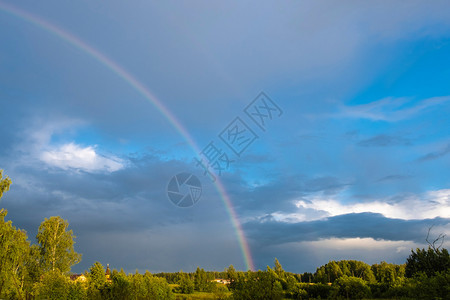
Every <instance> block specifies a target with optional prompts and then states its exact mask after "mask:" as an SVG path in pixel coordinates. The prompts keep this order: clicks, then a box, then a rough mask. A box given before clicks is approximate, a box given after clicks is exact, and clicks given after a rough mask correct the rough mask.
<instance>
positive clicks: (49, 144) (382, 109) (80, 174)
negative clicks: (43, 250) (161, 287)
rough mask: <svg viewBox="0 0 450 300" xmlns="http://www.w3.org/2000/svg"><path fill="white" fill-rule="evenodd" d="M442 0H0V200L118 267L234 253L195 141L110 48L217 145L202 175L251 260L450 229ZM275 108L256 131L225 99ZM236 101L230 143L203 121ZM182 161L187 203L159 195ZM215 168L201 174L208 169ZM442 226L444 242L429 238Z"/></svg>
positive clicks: (173, 266)
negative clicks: (193, 186) (218, 153)
mask: <svg viewBox="0 0 450 300" xmlns="http://www.w3.org/2000/svg"><path fill="white" fill-rule="evenodd" d="M449 6H450V5H449V4H448V3H447V2H445V1H435V2H433V4H432V5H430V4H429V3H427V2H426V1H408V2H403V1H389V2H387V1H382V2H381V1H364V2H356V1H344V2H342V1H340V2H335V1H330V2H319V3H318V2H313V1H284V2H282V3H277V4H275V2H270V1H239V2H237V1H234V2H233V1H232V2H230V1H227V2H210V1H196V2H187V1H176V2H175V1H173V2H172V1H166V2H164V3H162V2H156V1H150V2H149V1H135V2H133V3H132V4H129V3H128V4H127V5H124V4H123V3H121V2H120V1H108V2H107V3H106V2H102V1H77V2H73V3H72V2H61V1H45V2H39V3H38V2H35V1H14V2H12V1H0V105H1V106H0V107H1V109H0V120H1V123H0V124H1V126H0V141H1V143H0V168H1V169H4V172H5V173H6V174H7V175H9V176H10V177H11V179H12V180H13V186H12V187H11V190H10V191H9V192H8V193H6V194H5V195H4V197H3V198H2V200H1V206H2V207H5V208H7V209H8V211H9V214H8V216H9V218H11V219H12V220H13V221H14V224H15V225H16V226H18V227H20V228H24V229H26V230H27V231H28V233H29V236H30V239H31V240H33V239H34V236H35V234H36V230H37V228H38V226H39V224H40V222H42V220H43V219H44V218H45V217H49V216H52V215H61V216H62V217H64V218H65V219H67V220H68V221H69V223H70V226H71V228H72V229H73V230H74V232H75V235H76V236H77V239H76V249H77V251H79V252H80V253H82V254H83V261H82V262H81V263H80V264H79V265H77V266H76V267H75V268H74V271H82V270H85V269H87V268H88V267H89V266H90V265H92V263H93V262H94V261H96V260H99V261H101V262H102V263H103V264H106V263H109V264H110V265H111V266H112V267H117V268H120V267H123V268H124V269H125V270H127V271H134V270H135V269H139V270H141V271H144V270H146V269H148V270H150V271H151V272H158V271H178V270H180V269H183V270H186V271H191V270H194V268H195V267H196V266H201V267H204V268H205V269H210V270H212V269H214V270H222V269H224V268H225V267H227V266H229V265H230V264H233V265H234V266H235V267H237V268H238V269H245V262H244V260H243V257H242V253H241V249H240V247H239V243H238V239H237V236H236V232H235V231H234V229H233V226H232V223H231V221H230V217H229V215H228V213H227V211H226V208H225V206H224V204H223V202H222V200H221V199H220V195H219V194H218V192H217V190H216V189H215V188H214V186H213V184H212V183H211V181H210V180H209V179H208V178H207V177H205V176H203V173H202V171H201V169H199V168H198V167H196V166H195V163H194V162H193V158H194V157H196V156H197V154H198V153H197V152H196V151H195V149H193V148H192V147H191V146H190V145H189V143H188V141H187V140H186V139H185V138H184V137H183V136H182V135H181V134H180V133H179V132H178V131H177V130H176V129H175V128H174V127H173V126H172V124H171V123H170V122H169V121H168V119H167V118H166V117H165V116H164V115H163V114H161V112H160V111H159V110H158V109H157V108H156V107H155V106H154V105H152V103H150V102H149V101H148V100H147V99H145V97H143V95H142V94H140V93H139V92H138V91H137V90H136V89H135V88H133V87H132V86H131V85H130V84H129V83H128V82H126V81H125V80H123V78H121V77H120V76H118V74H116V73H114V72H112V71H111V70H110V69H108V68H107V67H105V65H103V64H102V63H100V62H99V61H98V60H96V59H95V58H94V57H92V56H91V55H89V54H88V53H86V52H85V51H82V50H80V49H79V48H77V47H74V46H73V45H72V44H70V43H69V42H67V41H66V40H64V39H62V38H60V37H58V36H56V35H54V34H52V33H51V32H49V31H47V30H44V29H43V28H42V27H39V26H37V25H36V24H33V23H31V22H29V21H27V20H25V19H24V18H21V17H19V16H18V15H17V14H14V13H11V8H13V9H17V10H18V11H20V12H21V13H29V14H31V15H33V16H34V17H35V18H38V19H40V20H45V21H46V22H48V23H51V24H53V25H54V26H55V27H57V28H60V29H61V30H64V31H65V32H68V33H70V34H71V35H73V36H74V37H76V38H78V39H80V40H82V41H83V42H84V43H85V44H87V45H89V46H90V47H92V48H94V49H96V50H97V51H98V52H100V53H101V54H102V55H104V56H106V57H108V58H109V59H110V60H111V61H113V62H114V63H116V64H117V65H120V66H121V67H122V68H123V69H124V70H126V71H127V72H128V73H129V74H132V75H133V76H134V78H136V79H137V80H139V81H140V82H141V83H142V85H143V86H145V88H146V89H148V90H149V91H151V92H152V93H153V94H154V95H155V96H156V97H157V98H158V99H159V101H160V102H161V103H162V104H163V105H164V106H166V107H167V109H168V110H169V111H170V112H171V113H172V114H173V115H174V116H175V117H176V118H177V119H178V120H179V122H180V123H181V124H182V125H183V127H184V128H185V129H186V130H187V132H189V134H190V135H191V136H192V138H193V139H194V140H195V143H196V144H197V145H198V146H199V147H200V148H201V149H203V148H204V147H206V146H207V145H208V143H209V142H210V141H214V143H216V144H217V145H218V146H220V147H222V149H223V150H224V151H227V152H228V155H229V156H230V157H231V158H232V159H234V160H235V161H234V162H233V163H232V164H231V165H230V168H229V169H228V170H226V171H224V172H223V173H222V175H221V176H220V180H221V181H222V183H223V185H224V187H225V190H226V192H227V194H228V195H230V200H231V202H232V203H233V207H234V209H235V211H236V213H237V215H238V217H239V221H240V223H241V225H242V228H243V230H244V233H245V236H246V237H247V240H248V242H249V246H250V250H251V254H252V257H253V260H254V263H255V266H256V267H257V268H265V266H266V265H268V264H272V262H273V259H274V258H275V257H277V258H278V259H279V260H280V262H281V263H282V264H283V266H284V268H285V269H286V270H288V271H292V272H305V271H310V272H311V271H315V268H316V267H318V266H320V265H322V264H324V263H327V262H328V260H330V259H359V260H364V261H366V262H368V263H376V262H379V261H382V260H385V261H388V262H394V263H403V262H404V261H405V260H406V257H407V256H408V255H409V253H410V250H411V249H412V248H416V247H424V246H425V244H426V243H425V237H426V233H427V229H428V228H429V227H430V226H432V225H434V227H433V231H432V234H435V235H436V236H437V235H438V234H439V233H446V232H447V233H448V232H449V229H450V181H449V178H450V176H449V175H450V174H449V167H450V119H449V117H448V115H449V113H450V54H449V53H450V9H449V8H450V7H449ZM261 91H263V92H265V93H266V94H267V95H268V96H269V97H270V98H271V99H272V100H273V101H274V102H275V103H276V104H277V105H278V106H279V107H280V108H281V109H282V111H283V114H282V115H281V116H279V117H274V118H273V120H271V121H270V122H269V123H268V124H267V130H266V131H265V132H263V131H262V130H261V129H260V128H258V127H257V126H256V125H255V124H254V123H252V121H251V120H250V119H249V118H248V117H247V116H246V115H245V112H244V108H245V107H246V106H247V105H248V104H249V103H250V102H252V101H253V99H255V97H256V96H257V95H259V93H260V92H261ZM236 117H240V118H242V120H244V121H245V122H247V124H248V125H249V126H251V128H252V129H253V130H254V132H255V134H257V135H258V139H257V140H256V141H255V142H254V143H253V144H252V145H250V146H249V147H248V148H247V149H246V150H245V152H243V153H242V155H241V156H240V157H237V156H235V155H234V154H233V153H232V152H231V151H230V150H229V149H228V148H227V146H226V145H224V144H223V143H222V142H221V140H220V138H219V136H218V135H219V134H220V133H221V132H222V130H224V128H226V126H227V125H228V124H229V123H230V122H231V121H232V120H234V119H235V118H236ZM180 172H191V173H193V174H194V175H196V176H198V178H199V179H200V180H201V182H202V186H203V194H202V196H201V199H200V200H199V202H198V203H196V204H195V205H194V206H192V207H190V208H179V207H176V206H174V205H173V204H172V203H171V202H170V201H169V200H168V197H167V193H166V187H167V184H168V182H169V180H170V179H171V178H172V176H174V175H175V174H178V173H180ZM216 175H217V174H216ZM445 245H446V246H448V244H445Z"/></svg>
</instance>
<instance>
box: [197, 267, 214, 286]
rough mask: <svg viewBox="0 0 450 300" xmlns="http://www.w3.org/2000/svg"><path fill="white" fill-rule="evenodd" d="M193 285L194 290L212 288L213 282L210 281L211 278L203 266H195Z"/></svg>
mask: <svg viewBox="0 0 450 300" xmlns="http://www.w3.org/2000/svg"><path fill="white" fill-rule="evenodd" d="M194 286H195V290H196V291H199V292H211V291H212V290H213V288H214V283H213V282H211V278H209V276H208V275H207V274H206V272H205V270H203V268H202V269H200V268H199V267H197V270H196V271H195V273H194Z"/></svg>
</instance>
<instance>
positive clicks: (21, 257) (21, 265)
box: [0, 170, 30, 299]
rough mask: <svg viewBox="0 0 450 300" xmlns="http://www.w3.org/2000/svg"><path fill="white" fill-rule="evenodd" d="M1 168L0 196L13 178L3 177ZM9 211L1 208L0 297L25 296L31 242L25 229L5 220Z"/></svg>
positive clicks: (20, 297)
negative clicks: (27, 262)
mask: <svg viewBox="0 0 450 300" xmlns="http://www.w3.org/2000/svg"><path fill="white" fill-rule="evenodd" d="M2 175H3V172H2V170H0V198H1V197H2V196H3V192H5V191H7V190H8V189H9V186H10V185H11V180H10V179H9V178H8V177H6V178H4V179H2ZM7 214H8V212H7V211H6V210H5V209H0V297H5V296H8V297H13V298H19V299H22V298H23V297H24V290H23V289H24V286H25V278H26V276H27V270H26V265H25V263H26V261H27V258H28V254H29V247H30V244H29V242H28V240H27V235H26V233H25V231H22V230H20V229H17V228H15V227H14V226H13V225H12V222H11V221H5V217H6V215H7Z"/></svg>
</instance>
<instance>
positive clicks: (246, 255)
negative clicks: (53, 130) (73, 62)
mask: <svg viewBox="0 0 450 300" xmlns="http://www.w3.org/2000/svg"><path fill="white" fill-rule="evenodd" d="M0 10H2V11H3V12H6V13H8V14H10V15H12V16H14V17H16V18H18V19H21V20H23V21H26V22H28V23H30V24H32V25H34V26H36V27H38V28H40V29H42V30H44V31H46V32H48V33H50V34H52V35H54V36H56V37H58V38H60V39H61V40H63V41H65V42H67V43H68V44H70V45H72V46H74V47H75V48H77V49H79V50H81V51H82V52H84V53H86V54H87V55H89V56H91V57H92V58H94V59H95V60H96V61H97V62H99V63H100V64H102V65H103V66H104V67H106V68H107V69H109V70H110V71H111V72H113V73H115V74H116V75H117V76H118V77H119V78H121V79H123V80H124V81H125V82H127V83H128V84H129V85H130V86H131V87H132V88H133V89H135V90H136V91H137V92H139V93H140V94H141V95H142V96H143V97H144V98H145V99H146V100H147V101H148V102H150V103H151V104H152V105H153V106H154V107H155V108H156V109H157V110H158V111H159V112H160V113H161V114H162V115H163V116H164V117H165V118H166V119H167V120H168V121H169V123H170V124H171V125H172V126H173V127H174V128H175V129H176V131H178V132H179V133H180V135H181V136H182V137H183V138H184V139H185V140H186V141H187V142H188V144H189V145H190V146H191V147H192V149H193V150H194V151H195V152H196V153H200V152H201V150H200V148H199V147H198V145H197V144H196V142H195V141H194V139H193V138H192V136H191V135H190V134H189V132H188V131H187V130H186V128H184V127H183V125H182V124H181V123H180V121H178V119H177V118H176V117H175V116H174V115H173V114H172V113H171V112H170V110H169V109H168V108H167V107H166V106H164V104H163V103H162V102H161V101H160V100H158V98H157V97H156V96H155V95H153V94H152V93H151V92H150V91H149V90H148V89H147V88H146V87H145V86H144V85H143V84H142V83H141V82H140V81H139V80H137V79H136V78H135V77H134V76H133V75H131V74H130V73H129V72H128V71H126V70H125V69H124V68H123V67H121V66H120V65H118V64H117V63H116V62H114V61H112V60H111V59H109V58H108V57H106V56H105V55H104V54H102V53H101V52H99V51H98V50H97V49H95V48H93V47H92V46H90V45H88V44H86V43H85V42H84V41H82V40H81V39H79V38H77V37H75V36H74V35H72V34H70V33H68V32H67V31H65V30H63V29H61V28H59V27H56V26H55V25H53V24H51V23H49V22H47V21H46V20H43V19H41V18H39V17H37V16H35V15H32V14H30V13H29V12H26V11H24V10H21V9H18V8H16V7H14V6H11V5H7V4H5V3H1V2H0ZM214 186H215V188H216V190H217V192H218V193H219V195H220V198H221V199H222V202H223V203H224V205H225V209H226V211H227V213H228V215H229V216H230V220H231V224H232V226H233V229H234V231H235V232H236V236H237V239H238V242H239V245H240V248H241V252H242V256H243V259H244V263H245V266H246V268H247V269H248V270H254V264H253V259H252V256H251V252H250V247H249V245H248V243H247V240H246V238H245V235H244V231H243V229H242V227H241V224H240V222H239V219H238V217H237V214H236V211H235V210H234V208H233V205H232V202H231V200H230V197H229V196H228V195H227V193H226V191H225V187H224V186H223V184H222V182H221V181H220V179H219V178H217V180H216V181H215V184H214Z"/></svg>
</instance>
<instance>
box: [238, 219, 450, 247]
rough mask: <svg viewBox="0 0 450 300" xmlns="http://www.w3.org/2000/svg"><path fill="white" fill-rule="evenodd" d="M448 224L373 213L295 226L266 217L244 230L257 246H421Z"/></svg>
mask: <svg viewBox="0 0 450 300" xmlns="http://www.w3.org/2000/svg"><path fill="white" fill-rule="evenodd" d="M449 223H450V219H448V218H447V219H445V218H435V219H425V220H400V219H390V218H386V217H384V216H383V215H381V214H375V213H358V214H356V213H354V214H346V215H339V216H335V217H330V218H327V219H324V220H317V221H310V222H299V223H286V222H278V221H276V220H274V219H273V218H270V216H269V217H267V216H266V217H263V218H262V219H260V220H255V221H251V222H248V223H246V224H244V228H245V229H246V231H247V234H248V236H249V237H250V238H251V239H252V240H253V241H255V243H256V244H258V245H276V244H283V243H290V242H301V241H317V240H320V239H326V238H358V237H359V238H373V239H375V240H380V239H382V240H390V241H415V242H423V241H424V238H425V237H426V232H427V229H428V228H429V227H430V226H432V225H433V224H436V225H447V224H449Z"/></svg>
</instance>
